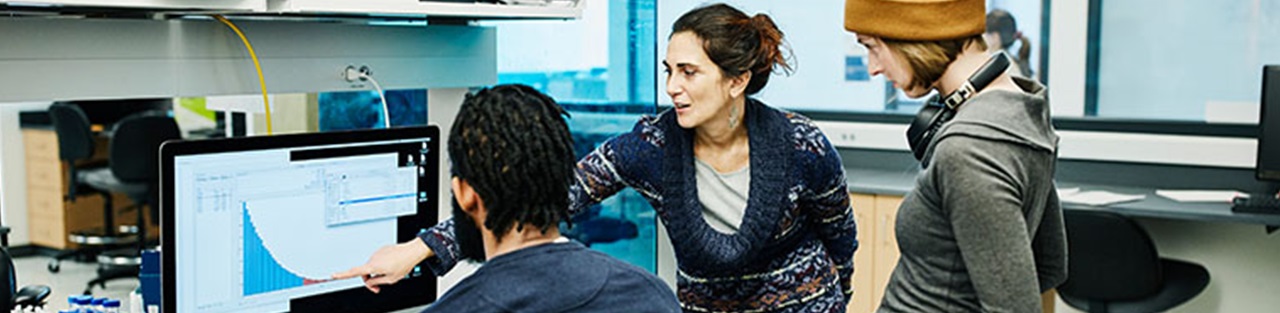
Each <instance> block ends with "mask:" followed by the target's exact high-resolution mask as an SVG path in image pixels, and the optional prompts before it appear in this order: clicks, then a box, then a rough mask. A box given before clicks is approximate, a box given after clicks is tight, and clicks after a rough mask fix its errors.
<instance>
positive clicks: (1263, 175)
mask: <svg viewBox="0 0 1280 313" xmlns="http://www.w3.org/2000/svg"><path fill="white" fill-rule="evenodd" d="M1270 84H1280V65H1275V64H1273V65H1265V66H1263V67H1262V90H1261V91H1262V92H1261V94H1262V97H1261V98H1262V99H1260V100H1261V101H1259V103H1258V107H1259V109H1258V136H1257V143H1258V145H1257V158H1256V159H1255V161H1254V177H1255V178H1256V179H1258V180H1259V181H1271V182H1280V168H1273V169H1268V168H1265V166H1263V160H1264V158H1263V151H1262V150H1263V149H1262V147H1263V145H1265V144H1268V143H1270V144H1273V145H1280V138H1266V137H1267V136H1266V135H1267V130H1268V128H1267V127H1268V125H1267V124H1268V122H1270V124H1272V125H1271V126H1270V127H1280V121H1268V120H1267V110H1268V109H1272V110H1274V109H1280V90H1268V88H1267V87H1268V85H1270ZM1268 102H1272V103H1271V104H1270V106H1275V107H1272V108H1268V106H1269V105H1268ZM1272 113H1275V112H1272ZM1277 131H1280V130H1277Z"/></svg>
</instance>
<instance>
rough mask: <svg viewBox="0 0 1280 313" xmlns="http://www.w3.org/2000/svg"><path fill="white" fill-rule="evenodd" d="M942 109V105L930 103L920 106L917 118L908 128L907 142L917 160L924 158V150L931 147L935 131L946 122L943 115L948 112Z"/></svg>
mask: <svg viewBox="0 0 1280 313" xmlns="http://www.w3.org/2000/svg"><path fill="white" fill-rule="evenodd" d="M942 111H943V109H942V106H939V105H932V104H928V105H925V106H923V107H920V111H919V112H917V113H916V118H915V119H913V120H911V126H910V127H908V128H907V144H908V145H909V146H910V148H911V153H912V154H914V155H915V157H916V160H922V159H924V152H925V150H927V149H928V147H929V141H931V140H932V138H933V133H934V132H936V131H937V130H938V126H940V124H942V123H943V122H945V121H943V120H942V116H943V115H946V112H942Z"/></svg>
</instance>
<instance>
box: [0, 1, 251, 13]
mask: <svg viewBox="0 0 1280 313" xmlns="http://www.w3.org/2000/svg"><path fill="white" fill-rule="evenodd" d="M0 5H4V6H5V7H4V8H5V9H6V10H11V11H12V10H18V11H21V10H35V11H59V10H63V9H65V10H70V11H75V12H93V11H97V10H120V9H128V10H139V11H223V12H261V11H265V10H266V9H267V2H266V0H216V1H211V0H22V1H8V0H0Z"/></svg>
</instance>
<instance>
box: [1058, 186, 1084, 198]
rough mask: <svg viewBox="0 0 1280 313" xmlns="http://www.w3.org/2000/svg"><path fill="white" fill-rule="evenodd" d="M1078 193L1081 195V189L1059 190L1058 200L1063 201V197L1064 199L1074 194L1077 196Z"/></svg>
mask: <svg viewBox="0 0 1280 313" xmlns="http://www.w3.org/2000/svg"><path fill="white" fill-rule="evenodd" d="M1077 193H1080V187H1071V188H1058V198H1059V199H1061V198H1062V197H1064V196H1068V195H1074V194H1077Z"/></svg>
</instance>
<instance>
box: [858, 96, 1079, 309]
mask: <svg viewBox="0 0 1280 313" xmlns="http://www.w3.org/2000/svg"><path fill="white" fill-rule="evenodd" d="M1014 81H1015V82H1016V83H1017V85H1018V87H1020V88H1021V89H1022V90H1023V92H1017V91H1011V90H987V91H984V92H982V93H979V94H978V95H976V96H974V97H973V98H972V99H970V100H969V101H967V102H965V103H964V104H963V105H962V106H961V107H960V109H959V111H957V112H956V116H955V118H954V119H953V120H952V121H951V122H949V123H948V124H946V125H944V126H943V127H942V128H941V129H940V130H939V131H938V135H937V136H935V138H934V139H933V142H932V143H931V144H930V148H929V151H928V152H926V156H925V158H924V162H923V164H924V171H923V172H921V174H920V176H919V177H917V178H916V186H915V188H914V189H913V190H912V191H911V193H910V194H908V195H907V197H906V199H904V201H903V203H902V206H901V207H899V209H898V220H897V224H896V225H895V228H896V233H897V236H898V247H899V249H900V250H901V252H902V257H901V259H899V260H898V265H897V267H896V268H894V271H893V276H892V278H890V279H889V286H888V288H887V289H886V291H885V296H884V301H883V302H882V305H881V306H880V309H879V312H1040V311H1041V306H1040V293H1041V292H1043V291H1045V290H1048V289H1050V288H1053V287H1055V286H1057V285H1058V284H1060V283H1062V282H1063V281H1064V280H1066V277H1067V276H1066V272H1067V268H1066V265H1067V242H1066V232H1065V230H1064V229H1063V225H1062V210H1061V207H1060V205H1059V203H1058V195H1057V191H1056V190H1055V189H1054V183H1053V174H1054V168H1055V163H1056V161H1057V149H1058V148H1057V147H1058V136H1057V135H1056V134H1054V130H1053V126H1052V124H1051V123H1050V119H1049V103H1048V99H1047V97H1046V96H1047V94H1048V92H1047V90H1046V89H1045V88H1044V86H1042V85H1040V84H1039V83H1037V82H1034V81H1031V80H1026V79H1021V78H1014Z"/></svg>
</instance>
